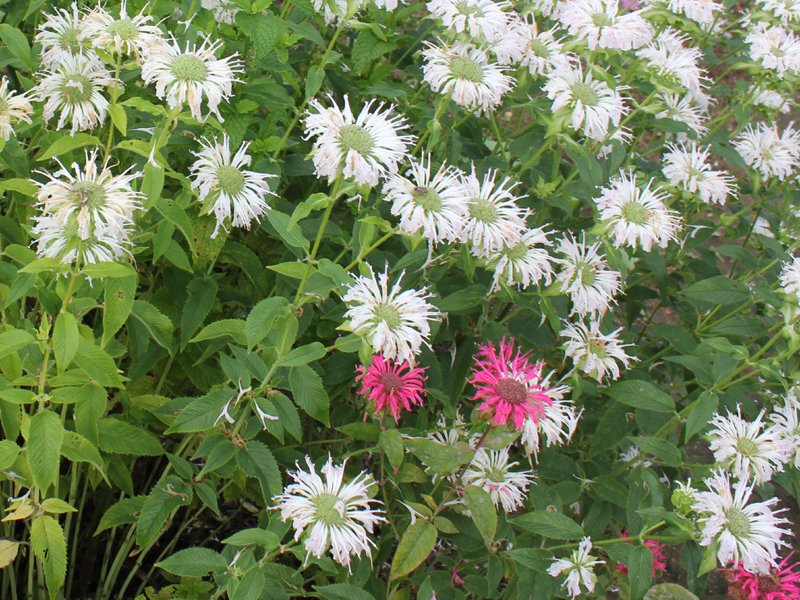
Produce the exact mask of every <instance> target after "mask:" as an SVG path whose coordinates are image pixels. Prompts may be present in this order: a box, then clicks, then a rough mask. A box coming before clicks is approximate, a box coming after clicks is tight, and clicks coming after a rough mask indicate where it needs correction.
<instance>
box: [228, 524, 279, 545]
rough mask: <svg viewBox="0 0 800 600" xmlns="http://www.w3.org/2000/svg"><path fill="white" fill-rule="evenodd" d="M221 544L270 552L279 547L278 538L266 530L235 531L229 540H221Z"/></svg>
mask: <svg viewBox="0 0 800 600" xmlns="http://www.w3.org/2000/svg"><path fill="white" fill-rule="evenodd" d="M222 543H223V544H228V545H230V546H260V547H262V548H264V549H265V550H272V549H273V548H277V547H278V546H280V545H281V541H280V539H278V536H277V535H275V534H274V533H272V532H271V531H267V530H266V529H258V528H254V529H244V530H242V531H237V532H236V533H234V534H233V535H232V536H230V537H229V538H226V539H224V540H222Z"/></svg>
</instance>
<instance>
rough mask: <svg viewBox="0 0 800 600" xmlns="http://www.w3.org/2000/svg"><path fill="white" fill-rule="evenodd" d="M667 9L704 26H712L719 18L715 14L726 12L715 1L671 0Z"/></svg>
mask: <svg viewBox="0 0 800 600" xmlns="http://www.w3.org/2000/svg"><path fill="white" fill-rule="evenodd" d="M667 8H668V9H669V10H671V11H672V12H674V13H675V14H679V15H685V16H687V17H688V18H690V19H691V20H692V21H695V22H696V23H699V24H700V25H704V26H708V25H712V24H713V23H714V21H715V20H716V19H717V18H718V17H717V15H716V14H715V13H718V12H722V11H724V10H725V7H724V6H723V5H722V4H720V3H719V2H715V0H669V1H668V2H667Z"/></svg>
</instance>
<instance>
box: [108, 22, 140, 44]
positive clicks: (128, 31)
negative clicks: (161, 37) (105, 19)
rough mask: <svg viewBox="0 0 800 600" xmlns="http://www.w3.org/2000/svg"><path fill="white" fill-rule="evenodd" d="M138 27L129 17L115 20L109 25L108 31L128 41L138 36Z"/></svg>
mask: <svg viewBox="0 0 800 600" xmlns="http://www.w3.org/2000/svg"><path fill="white" fill-rule="evenodd" d="M137 31H138V29H137V28H136V25H134V24H133V22H132V21H130V20H129V19H122V20H121V21H114V22H113V23H111V25H109V26H108V32H109V33H110V34H111V35H115V36H117V37H119V38H120V39H122V40H125V41H128V40H132V39H133V38H134V37H136V32H137Z"/></svg>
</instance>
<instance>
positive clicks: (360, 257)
mask: <svg viewBox="0 0 800 600" xmlns="http://www.w3.org/2000/svg"><path fill="white" fill-rule="evenodd" d="M398 231H399V229H398V228H397V227H395V228H393V229H392V230H391V231H389V232H388V233H386V234H385V235H383V236H382V237H381V238H379V239H378V241H376V242H375V243H374V244H372V245H371V246H369V247H367V249H366V250H364V251H362V252H361V253H360V254H359V255H358V257H357V258H356V259H355V260H354V261H353V262H351V263H350V264H349V265H347V266H346V267H345V268H344V270H345V271H349V270H350V269H352V268H353V267H355V266H356V265H357V264H358V263H360V262H361V261H363V260H364V259H365V258H366V257H367V256H369V253H370V252H372V251H373V250H375V248H377V247H378V246H380V245H381V244H383V243H384V242H385V241H386V240H388V239H389V238H390V237H392V236H393V235H394V234H396V233H397V232H398Z"/></svg>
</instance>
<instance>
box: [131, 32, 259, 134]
mask: <svg viewBox="0 0 800 600" xmlns="http://www.w3.org/2000/svg"><path fill="white" fill-rule="evenodd" d="M223 43H224V42H223V40H221V39H219V40H216V41H213V42H212V41H211V35H208V36H206V38H205V39H204V40H203V41H202V42H201V44H200V46H199V47H198V46H197V45H193V46H191V47H190V46H189V44H188V43H187V44H186V48H185V49H184V50H181V47H180V45H178V42H177V41H176V40H175V39H174V38H173V39H172V42H171V43H167V42H164V43H163V44H161V45H159V46H153V47H152V48H151V50H150V53H149V54H148V55H147V56H146V57H145V59H144V63H143V64H142V79H144V82H145V83H148V84H149V83H153V82H155V84H156V96H158V97H159V98H160V99H162V100H163V99H165V98H166V100H167V104H168V105H169V106H170V107H171V108H183V105H184V104H188V105H189V110H190V111H191V112H192V116H193V117H194V118H195V119H198V120H200V121H202V120H203V119H204V117H203V114H202V102H203V96H205V98H206V104H207V106H208V110H209V111H210V112H212V113H214V114H215V115H216V116H217V119H218V120H220V121H223V118H222V115H221V114H220V113H219V105H220V103H221V102H222V101H223V100H227V99H228V98H230V97H231V95H232V94H233V82H234V81H238V80H237V79H236V77H235V74H236V73H243V72H244V71H243V68H242V67H243V64H242V61H241V60H239V59H238V58H236V56H237V55H236V54H234V55H232V56H228V57H227V58H221V59H218V58H217V57H216V56H215V55H214V54H215V53H216V51H217V50H219V49H220V48H221V47H222V45H223Z"/></svg>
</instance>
